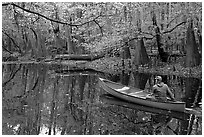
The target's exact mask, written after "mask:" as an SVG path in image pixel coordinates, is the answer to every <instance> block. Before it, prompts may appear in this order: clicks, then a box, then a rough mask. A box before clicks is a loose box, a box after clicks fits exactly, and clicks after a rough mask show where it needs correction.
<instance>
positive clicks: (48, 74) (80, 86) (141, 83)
mask: <svg viewBox="0 0 204 137" xmlns="http://www.w3.org/2000/svg"><path fill="white" fill-rule="evenodd" d="M2 69H3V74H2V89H3V90H2V134H4V135H10V134H11V135H14V134H18V135H39V134H49V135H57V134H61V135H99V134H100V135H102V134H104V135H106V134H115V135H120V134H121V135H124V134H128V135H131V134H140V135H143V134H148V135H152V134H165V135H167V134H171V135H174V134H184V135H185V134H201V129H202V126H201V117H200V116H197V115H194V114H188V115H187V114H186V115H184V114H183V113H182V114H178V113H176V114H174V113H169V112H166V111H163V110H157V109H152V108H148V107H144V106H139V105H135V104H130V103H127V102H122V101H121V100H117V99H114V98H112V99H110V98H106V97H104V94H106V92H105V91H104V90H103V89H101V88H100V87H99V85H98V76H100V77H105V78H108V79H110V80H113V81H117V82H120V83H123V84H124V85H130V86H135V87H138V88H142V89H144V88H145V89H146V88H149V89H150V88H151V86H152V85H153V84H154V75H151V74H139V73H128V74H126V73H124V72H122V73H121V74H119V75H111V74H103V73H99V72H94V71H82V72H75V71H70V72H67V73H66V74H56V73H55V72H54V71H53V69H51V68H50V67H49V66H47V65H42V64H38V65H37V64H24V65H17V64H16V65H15V64H12V65H3V67H2ZM166 77H167V78H166V79H167V83H168V85H169V86H170V87H171V88H172V89H174V90H173V91H174V94H175V97H176V99H177V100H181V101H186V102H187V104H188V106H196V107H199V102H201V100H202V98H201V88H202V86H201V80H199V79H193V78H182V77H175V76H174V77H173V76H166ZM192 81H194V82H192ZM195 86H196V87H195Z"/></svg>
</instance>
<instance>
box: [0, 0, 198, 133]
mask: <svg viewBox="0 0 204 137" xmlns="http://www.w3.org/2000/svg"><path fill="white" fill-rule="evenodd" d="M158 75H161V76H162V79H163V82H164V83H166V84H167V85H168V86H169V88H170V90H171V91H172V93H173V94H174V96H175V98H176V100H177V101H180V102H185V103H186V108H188V109H189V110H192V111H191V112H190V111H189V113H186V112H184V113H183V112H182V113H180V112H178V113H177V112H175V113H173V112H172V111H170V110H161V109H157V108H153V107H146V106H143V105H139V104H132V103H129V102H128V101H122V100H119V99H117V98H113V96H112V97H110V96H108V93H107V91H106V90H104V89H103V88H102V87H101V85H100V83H99V77H101V78H104V79H108V80H111V81H113V82H116V83H119V84H122V85H125V86H128V87H135V88H139V89H142V90H147V91H151V89H152V87H153V86H154V84H155V81H156V80H155V77H156V76H158ZM2 134H4V135H201V134H202V2H2Z"/></svg>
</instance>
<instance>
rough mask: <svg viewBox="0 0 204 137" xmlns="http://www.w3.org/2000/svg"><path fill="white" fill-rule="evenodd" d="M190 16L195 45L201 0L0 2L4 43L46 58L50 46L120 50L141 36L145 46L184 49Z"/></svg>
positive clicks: (82, 50) (7, 47) (72, 49)
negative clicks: (188, 0) (189, 0)
mask: <svg viewBox="0 0 204 137" xmlns="http://www.w3.org/2000/svg"><path fill="white" fill-rule="evenodd" d="M188 19H192V20H193V28H194V29H195V30H196V31H195V36H196V37H195V39H196V41H197V43H198V45H199V40H200V39H199V38H200V36H201V34H202V29H201V28H202V3H201V2H190V3H189V2H185V3H184V2H166V3H164V2H154V3H151V2H150V3H149V2H107V3H104V2H12V3H2V32H3V43H2V44H3V46H2V47H3V50H4V51H5V52H6V53H7V52H9V54H12V53H16V52H17V53H19V54H21V55H23V56H29V57H46V56H49V55H51V54H52V53H53V50H54V51H56V52H66V53H79V54H80V53H87V52H89V53H90V52H98V51H102V50H103V51H105V50H106V49H108V48H110V47H111V48H112V49H114V47H115V48H116V49H117V51H114V52H118V51H120V49H122V48H121V47H123V46H124V45H125V43H127V42H129V43H130V42H132V41H134V40H138V39H140V38H141V37H142V38H144V45H145V48H146V49H147V50H149V49H150V47H151V49H152V47H153V48H156V49H157V48H159V49H160V48H163V49H165V51H168V52H170V51H173V50H179V51H180V52H185V44H186V32H187V26H188V23H187V20H188ZM157 29H158V30H157ZM157 36H159V37H157ZM158 38H159V39H158ZM158 40H159V41H158ZM200 41H201V40H200ZM158 43H159V44H158ZM56 49H57V50H56ZM118 49H119V50H118ZM159 49H158V50H159ZM198 50H199V51H200V52H201V46H200V47H199V48H198Z"/></svg>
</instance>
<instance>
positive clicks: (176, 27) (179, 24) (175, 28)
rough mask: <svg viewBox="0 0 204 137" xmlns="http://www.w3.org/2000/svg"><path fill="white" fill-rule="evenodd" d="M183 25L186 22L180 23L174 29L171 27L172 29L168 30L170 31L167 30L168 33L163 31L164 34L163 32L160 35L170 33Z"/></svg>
mask: <svg viewBox="0 0 204 137" xmlns="http://www.w3.org/2000/svg"><path fill="white" fill-rule="evenodd" d="M185 23H186V21H184V22H181V23H179V24H177V25H176V26H175V27H173V28H172V29H170V30H168V31H165V32H163V33H161V34H166V33H170V32H172V31H173V30H174V29H176V28H177V27H178V26H180V25H182V24H185Z"/></svg>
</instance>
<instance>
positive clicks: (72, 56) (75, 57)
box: [54, 54, 105, 61]
mask: <svg viewBox="0 0 204 137" xmlns="http://www.w3.org/2000/svg"><path fill="white" fill-rule="evenodd" d="M104 56H105V54H81V55H76V54H60V55H56V56H55V58H54V59H55V60H59V59H60V60H87V61H93V60H96V59H100V58H102V57H104Z"/></svg>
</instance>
